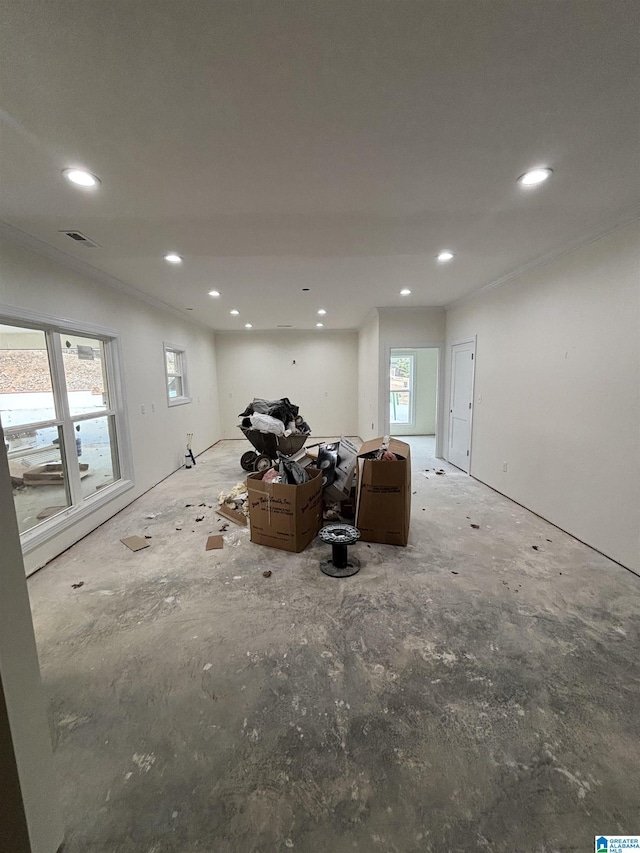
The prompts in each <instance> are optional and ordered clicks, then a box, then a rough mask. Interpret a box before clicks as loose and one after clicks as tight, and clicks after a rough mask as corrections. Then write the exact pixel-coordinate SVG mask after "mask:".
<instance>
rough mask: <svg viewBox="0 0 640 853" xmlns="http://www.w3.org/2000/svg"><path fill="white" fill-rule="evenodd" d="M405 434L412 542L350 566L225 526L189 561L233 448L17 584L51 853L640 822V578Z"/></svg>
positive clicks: (538, 839)
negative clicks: (41, 703)
mask: <svg viewBox="0 0 640 853" xmlns="http://www.w3.org/2000/svg"><path fill="white" fill-rule="evenodd" d="M412 445H413V447H414V457H413V470H414V483H413V491H414V492H415V494H414V496H413V512H412V528H411V540H410V546H409V547H408V548H406V549H403V548H395V547H391V546H378V545H372V546H371V547H368V546H367V545H366V544H363V543H359V544H358V545H357V546H355V550H354V554H356V553H357V556H359V557H360V559H361V560H362V562H363V563H364V567H363V569H362V571H361V572H360V574H358V575H356V576H355V577H352V578H349V579H346V580H334V579H332V578H328V577H326V576H325V575H323V574H321V573H320V571H319V568H318V562H319V560H320V559H323V558H325V557H326V555H327V550H328V549H327V547H326V546H323V545H321V544H320V543H319V542H318V541H317V540H316V542H315V543H314V544H313V545H312V546H310V547H309V548H308V549H307V551H305V552H303V553H302V554H300V555H291V554H287V553H283V552H279V551H273V550H271V549H268V548H264V547H261V546H257V545H252V544H251V543H250V542H249V534H248V531H247V530H241V529H237V528H235V527H234V526H233V525H230V527H229V531H228V533H227V534H226V535H225V539H226V542H225V547H224V550H222V551H210V552H206V551H205V538H206V535H207V534H208V533H210V532H216V531H217V529H218V527H219V525H218V524H217V523H216V522H215V521H214V519H215V518H216V516H214V513H213V510H211V509H209V508H208V507H198V506H197V505H198V504H199V503H201V502H206V503H208V504H212V503H214V502H215V498H216V496H217V494H218V492H219V491H220V490H221V489H223V488H226V487H230V486H233V485H234V484H235V483H236V482H237V481H238V480H240V479H241V475H242V472H241V470H240V467H239V464H238V459H239V456H240V454H241V452H242V451H243V450H246V449H247V445H246V443H243V442H238V441H227V442H222V443H221V444H218V445H216V446H215V447H214V448H213V449H212V450H210V451H208V452H207V453H205V454H204V455H203V456H201V457H200V458H199V459H198V465H197V467H196V468H194V469H192V470H189V471H187V470H182V471H179V472H178V473H176V474H175V475H173V476H172V477H170V478H169V479H168V480H166V481H165V482H163V483H161V484H160V485H159V486H157V487H156V488H155V489H153V490H152V491H151V492H149V493H148V494H147V495H145V496H144V497H142V498H141V499H139V500H138V501H136V502H135V503H134V504H132V505H131V506H129V507H128V508H127V509H125V510H124V511H123V512H121V513H120V514H119V515H117V516H116V517H115V518H113V519H111V521H109V522H108V523H106V524H105V525H103V526H102V527H101V528H100V529H99V530H97V531H95V532H94V533H92V534H91V535H90V536H88V537H87V538H86V539H84V540H83V541H82V542H80V543H78V544H77V545H76V546H75V547H73V548H72V549H71V550H70V551H68V552H67V553H66V554H64V555H62V556H61V557H59V558H58V559H57V560H55V561H54V562H52V563H51V564H50V565H49V566H47V567H46V568H45V569H43V570H42V571H41V572H39V573H38V574H37V575H35V576H34V577H32V578H31V579H30V581H29V589H30V594H31V601H32V605H33V612H34V620H35V627H36V635H37V640H38V647H39V651H40V660H41V665H42V674H43V679H44V689H45V692H46V696H47V699H48V703H49V713H50V720H51V732H52V736H53V741H54V746H55V761H56V768H57V772H58V775H59V780H60V793H61V797H62V804H63V809H64V819H65V822H66V826H67V841H66V845H65V848H64V849H65V853H89V852H90V853H129V851H136V853H138V851H140V853H192V851H194V853H195V851H207V853H278V851H283V853H286V851H288V850H294V851H299V853H325V851H326V853H352V851H354V850H355V851H361V853H413V851H415V853H418V851H420V853H443V852H444V853H463V851H464V853H467V851H493V852H494V853H525V852H526V853H534V852H535V853H552V851H553V853H556V852H557V851H569V850H576V851H578V850H579V851H588V850H593V836H594V835H595V834H602V833H604V834H607V833H611V834H613V833H621V834H623V833H624V834H626V833H637V832H640V808H639V801H640V796H639V793H638V792H639V791H640V714H639V710H640V677H639V662H640V647H639V643H638V635H639V631H638V628H639V618H638V617H639V614H640V602H639V599H638V591H639V590H640V578H638V577H636V576H634V575H633V574H631V573H629V572H628V571H625V569H623V568H621V567H620V566H618V565H616V564H615V563H613V562H611V561H609V560H607V559H606V558H605V557H602V556H601V555H599V554H597V553H596V552H595V551H592V550H590V549H589V548H587V547H585V546H584V545H581V544H580V543H579V542H577V541H575V540H574V539H572V538H571V537H570V536H567V535H566V534H564V533H561V532H560V531H559V530H557V529H556V528H554V527H552V526H551V525H550V524H547V523H546V522H544V521H542V520H541V519H539V518H537V517H536V516H534V515H532V514H531V513H529V512H527V511H526V510H524V509H522V508H521V507H519V506H517V505H515V504H513V503H511V502H510V501H508V500H506V499H505V498H503V497H501V496H500V495H498V494H496V493H495V492H493V491H491V490H490V489H488V488H486V487H485V486H483V485H481V484H480V483H478V482H476V481H474V480H472V479H470V478H468V477H466V476H465V475H463V474H461V473H460V472H457V471H456V469H454V468H452V467H451V466H449V465H447V464H446V463H440V462H436V460H434V459H432V458H428V457H427V456H426V455H425V448H427V447H428V446H429V445H428V444H427V443H425V442H424V440H423V441H420V440H412ZM436 465H437V467H438V468H440V467H442V468H444V470H445V471H446V474H444V475H441V476H435V475H434V472H433V471H430V472H429V473H428V478H425V476H423V473H422V471H423V469H424V468H425V467H429V468H431V469H433V468H434V466H436ZM188 503H190V504H193V506H191V507H188V508H187V507H185V504H188ZM203 511H204V514H205V520H203V521H201V522H198V523H196V522H195V520H194V519H195V517H196V515H197V514H198V513H201V512H203ZM150 515H154V517H153V518H149V516H150ZM179 522H180V523H179ZM472 524H479V525H480V529H477V530H476V529H474V528H473V527H471V525H472ZM177 526H178V527H179V526H182V530H180V531H177V530H176V527H177ZM145 533H146V534H148V535H150V536H152V537H153V538H152V539H151V540H150V543H151V547H149V548H148V549H146V550H143V551H139V552H137V553H132V552H131V551H129V550H127V548H125V546H124V545H122V544H120V541H119V540H120V538H121V537H124V536H128V535H132V534H145ZM533 546H536V547H537V548H538V550H537V551H536V550H534V548H533ZM267 568H268V569H271V570H272V572H273V574H272V576H271V577H270V578H268V579H265V578H264V577H263V576H262V572H263V570H265V569H267ZM79 581H84V586H82V587H81V588H79V589H76V590H74V589H72V588H71V585H72V584H73V583H76V582H79Z"/></svg>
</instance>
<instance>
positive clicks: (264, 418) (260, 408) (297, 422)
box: [238, 397, 311, 437]
mask: <svg viewBox="0 0 640 853" xmlns="http://www.w3.org/2000/svg"><path fill="white" fill-rule="evenodd" d="M238 417H239V418H241V419H242V420H241V422H240V426H241V427H242V428H243V429H257V430H260V432H272V433H273V434H274V435H282V436H285V437H288V436H290V435H300V434H302V435H308V434H309V433H310V432H311V427H310V426H309V424H308V423H307V422H306V421H305V419H304V418H303V417H302V415H301V414H300V409H299V407H298V406H296V405H294V404H293V403H292V402H291V400H289V398H288V397H282V398H281V399H279V400H264V399H263V398H262V397H255V398H254V399H253V401H252V402H251V403H249V405H248V406H247V408H246V409H245V410H244V412H240V414H239V415H238Z"/></svg>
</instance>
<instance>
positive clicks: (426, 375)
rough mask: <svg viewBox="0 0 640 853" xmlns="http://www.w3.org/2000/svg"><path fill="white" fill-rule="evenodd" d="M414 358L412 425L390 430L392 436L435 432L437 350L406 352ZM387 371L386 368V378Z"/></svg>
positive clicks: (425, 349) (423, 349)
mask: <svg viewBox="0 0 640 853" xmlns="http://www.w3.org/2000/svg"><path fill="white" fill-rule="evenodd" d="M408 352H412V353H413V354H414V356H415V362H414V370H415V376H414V383H413V387H414V395H415V403H414V405H415V410H414V422H413V424H412V425H405V424H401V425H398V426H395V427H393V428H392V430H391V432H392V434H393V435H434V434H435V431H436V397H437V392H438V350H437V349H436V348H432V349H427V348H422V349H414V350H408ZM388 375H389V369H388V368H387V376H388ZM388 398H389V394H388V393H387V399H388Z"/></svg>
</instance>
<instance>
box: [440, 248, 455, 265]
mask: <svg viewBox="0 0 640 853" xmlns="http://www.w3.org/2000/svg"><path fill="white" fill-rule="evenodd" d="M438 260H439V261H440V263H441V264H446V262H447V261H451V260H453V252H450V251H449V249H443V251H442V252H440V254H439V255H438Z"/></svg>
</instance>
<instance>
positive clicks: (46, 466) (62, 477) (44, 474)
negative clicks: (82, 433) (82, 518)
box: [5, 426, 71, 533]
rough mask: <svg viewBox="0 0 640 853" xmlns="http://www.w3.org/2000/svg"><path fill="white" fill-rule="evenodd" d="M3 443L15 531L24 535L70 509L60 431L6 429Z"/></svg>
mask: <svg viewBox="0 0 640 853" xmlns="http://www.w3.org/2000/svg"><path fill="white" fill-rule="evenodd" d="M5 443H6V445H7V457H8V461H9V474H10V476H11V486H12V489H13V502H14V505H15V510H16V516H17V518H18V528H19V530H20V533H24V532H25V531H27V530H31V528H32V527H35V526H36V525H37V524H40V523H41V522H42V521H44V520H45V519H47V518H51V517H52V516H54V515H57V514H58V513H59V512H62V511H63V510H64V509H66V508H67V507H68V506H70V505H71V500H70V497H69V487H68V477H67V469H66V463H65V457H64V453H63V452H62V451H63V445H62V431H61V430H60V428H59V427H57V426H51V427H44V428H41V429H29V428H28V427H26V428H22V429H15V428H13V429H8V430H7V431H6V432H5Z"/></svg>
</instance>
